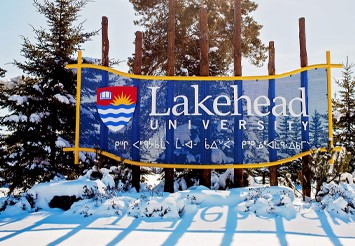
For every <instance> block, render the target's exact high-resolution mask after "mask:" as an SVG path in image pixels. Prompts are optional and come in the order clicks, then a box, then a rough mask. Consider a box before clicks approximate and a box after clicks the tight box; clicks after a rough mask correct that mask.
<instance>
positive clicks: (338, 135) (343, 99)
mask: <svg viewBox="0 0 355 246" xmlns="http://www.w3.org/2000/svg"><path fill="white" fill-rule="evenodd" d="M353 67H354V64H352V63H349V61H348V60H347V61H346V63H345V64H343V71H342V79H341V80H336V83H337V84H338V86H339V87H340V90H339V97H335V99H333V108H334V117H333V121H334V122H333V126H334V137H335V139H334V143H335V144H337V145H340V146H344V147H346V149H347V150H348V151H350V152H351V154H352V156H353V158H352V160H351V165H352V168H354V160H355V159H354V156H355V146H354V141H355V78H354V77H353V71H352V69H353Z"/></svg>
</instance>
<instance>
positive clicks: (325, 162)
mask: <svg viewBox="0 0 355 246" xmlns="http://www.w3.org/2000/svg"><path fill="white" fill-rule="evenodd" d="M350 159H351V156H350V153H348V152H347V151H346V149H345V148H343V149H342V150H341V151H333V150H332V149H330V148H329V149H327V150H325V151H324V150H322V149H316V150H315V151H313V152H312V154H311V161H310V169H311V172H312V178H313V181H314V187H315V194H316V197H317V195H318V192H319V191H320V189H321V186H322V184H323V183H324V182H326V183H329V182H332V181H337V180H339V177H340V175H341V174H342V173H344V172H347V171H348V170H349V162H350Z"/></svg>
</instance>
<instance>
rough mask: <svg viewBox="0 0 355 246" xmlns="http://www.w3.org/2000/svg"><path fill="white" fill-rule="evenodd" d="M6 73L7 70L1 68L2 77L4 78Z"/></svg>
mask: <svg viewBox="0 0 355 246" xmlns="http://www.w3.org/2000/svg"><path fill="white" fill-rule="evenodd" d="M5 73H6V70H4V69H2V68H1V67H0V77H4V76H5Z"/></svg>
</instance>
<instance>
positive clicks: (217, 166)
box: [63, 51, 343, 169]
mask: <svg viewBox="0 0 355 246" xmlns="http://www.w3.org/2000/svg"><path fill="white" fill-rule="evenodd" d="M342 67H343V66H342V64H331V62H330V51H327V52H326V64H316V65H311V66H307V67H303V68H300V69H296V70H293V71H290V72H287V73H282V74H277V75H264V76H220V77H205V76H194V77H187V76H186V77H185V76H147V75H135V74H129V73H124V72H121V71H118V70H115V69H112V68H109V67H104V66H100V65H94V64H85V63H82V51H79V52H78V61H77V64H69V65H67V66H66V68H68V69H73V68H74V69H77V92H76V93H77V95H76V119H75V127H76V128H75V144H74V147H70V148H64V149H63V151H72V152H74V155H75V157H74V164H79V152H92V153H97V152H98V150H97V149H93V148H81V147H80V143H79V137H80V103H81V99H80V97H81V69H82V68H95V69H100V70H105V71H108V72H110V73H113V74H117V75H119V76H122V77H127V78H132V79H142V80H175V81H179V80H181V81H200V80H205V81H222V80H223V81H233V80H245V81H247V80H249V81H250V80H269V79H279V78H284V77H287V76H291V75H294V74H297V73H301V72H303V71H308V70H311V69H317V68H325V69H327V90H328V137H329V145H330V146H333V116H332V85H331V68H342ZM323 150H325V149H323ZM340 150H341V148H334V149H333V151H340ZM312 151H313V150H309V151H306V152H302V153H299V154H297V155H294V156H292V157H289V158H286V159H282V160H278V161H274V162H263V163H248V164H240V163H239V164H226V165H225V164H193V165H191V164H166V163H146V162H138V161H132V160H128V159H124V158H122V157H119V156H116V155H114V154H112V153H109V152H106V151H99V153H100V154H101V155H104V156H107V157H109V158H111V159H114V160H117V161H121V162H124V163H125V164H130V165H135V166H149V167H160V168H182V169H184V168H185V169H229V168H261V167H268V166H276V165H281V164H284V163H288V162H291V161H293V160H296V159H299V158H301V157H303V156H307V155H309V154H311V153H312Z"/></svg>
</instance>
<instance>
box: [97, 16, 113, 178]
mask: <svg viewBox="0 0 355 246" xmlns="http://www.w3.org/2000/svg"><path fill="white" fill-rule="evenodd" d="M101 41H102V44H101V48H102V51H101V55H102V56H101V65H102V66H105V67H108V66H109V65H110V64H109V63H110V61H109V49H110V44H109V40H108V18H107V17H106V16H102V19H101ZM107 84H108V73H107V72H106V73H103V75H102V83H101V86H107ZM107 136H108V129H107V127H106V126H105V124H104V123H103V122H101V124H100V149H101V150H107V148H108V146H107ZM98 158H99V159H98V162H97V169H98V171H100V169H101V168H102V165H103V163H104V162H106V160H107V158H105V157H104V156H101V155H100V154H99V156H98Z"/></svg>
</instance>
